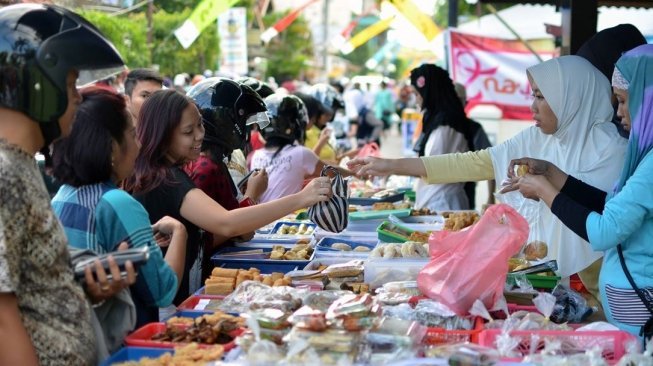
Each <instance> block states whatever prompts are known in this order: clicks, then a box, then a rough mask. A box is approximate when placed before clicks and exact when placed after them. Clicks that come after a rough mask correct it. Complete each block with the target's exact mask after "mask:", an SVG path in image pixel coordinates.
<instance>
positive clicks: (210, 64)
mask: <svg viewBox="0 0 653 366" xmlns="http://www.w3.org/2000/svg"><path fill="white" fill-rule="evenodd" d="M191 11H192V10H191V9H190V8H186V9H185V10H184V11H182V12H179V13H167V12H165V11H158V12H157V13H155V14H154V50H153V63H154V64H157V65H159V69H160V71H161V73H162V74H165V75H174V74H175V73H180V72H188V73H201V72H202V71H203V70H205V69H211V70H215V69H216V68H217V61H218V56H219V53H220V45H219V42H218V35H217V23H216V24H214V25H210V26H208V27H206V29H204V30H203V31H202V33H201V34H200V36H199V37H197V39H196V40H195V42H193V44H192V45H191V46H190V47H188V49H185V50H184V48H183V47H181V44H180V43H179V41H177V38H175V36H174V34H173V32H174V30H175V29H177V28H178V27H179V26H181V24H182V23H183V22H184V21H185V20H186V19H187V18H188V16H189V15H190V13H191ZM138 16H139V17H143V19H142V20H141V21H144V14H142V13H141V14H138ZM216 22H217V21H216Z"/></svg>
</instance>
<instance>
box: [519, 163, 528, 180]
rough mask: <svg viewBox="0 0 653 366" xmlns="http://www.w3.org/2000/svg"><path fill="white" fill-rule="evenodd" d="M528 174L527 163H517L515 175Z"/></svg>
mask: <svg viewBox="0 0 653 366" xmlns="http://www.w3.org/2000/svg"><path fill="white" fill-rule="evenodd" d="M526 174H528V165H517V176H518V177H523V176H525V175H526Z"/></svg>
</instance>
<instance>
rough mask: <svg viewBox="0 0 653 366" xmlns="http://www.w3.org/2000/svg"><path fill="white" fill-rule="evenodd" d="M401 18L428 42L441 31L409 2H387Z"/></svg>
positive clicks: (389, 0)
mask: <svg viewBox="0 0 653 366" xmlns="http://www.w3.org/2000/svg"><path fill="white" fill-rule="evenodd" d="M388 2H389V3H390V4H392V5H394V7H395V8H397V10H399V12H400V13H401V14H403V16H405V17H406V19H408V20H409V21H410V22H411V23H413V25H414V26H415V28H417V29H418V30H419V31H420V32H422V34H423V35H424V37H426V39H427V40H428V41H432V40H433V38H435V36H437V35H438V33H440V32H441V31H442V30H441V29H439V28H438V26H437V25H435V23H434V22H433V19H431V18H430V17H429V16H428V15H426V14H424V13H423V12H422V11H421V10H420V9H419V8H418V7H417V5H415V3H414V2H412V1H411V0H388Z"/></svg>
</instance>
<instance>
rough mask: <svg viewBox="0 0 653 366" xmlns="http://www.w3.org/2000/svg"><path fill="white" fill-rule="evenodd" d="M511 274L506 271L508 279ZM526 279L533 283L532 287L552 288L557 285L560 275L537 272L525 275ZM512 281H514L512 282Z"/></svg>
mask: <svg viewBox="0 0 653 366" xmlns="http://www.w3.org/2000/svg"><path fill="white" fill-rule="evenodd" d="M510 277H511V274H510V273H508V277H507V278H508V279H510ZM526 279H527V280H528V282H530V283H531V285H533V287H534V288H540V289H548V290H550V289H553V288H555V287H556V286H557V285H558V282H560V279H561V277H560V276H540V275H537V274H529V275H526ZM513 283H514V282H513Z"/></svg>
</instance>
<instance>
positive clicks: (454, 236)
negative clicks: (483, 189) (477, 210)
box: [417, 204, 528, 315]
mask: <svg viewBox="0 0 653 366" xmlns="http://www.w3.org/2000/svg"><path fill="white" fill-rule="evenodd" d="M527 238H528V223H527V222H526V220H525V219H524V218H523V217H522V216H521V215H520V214H519V213H518V212H517V211H515V210H514V209H513V208H512V207H510V206H508V205H505V204H499V205H493V206H491V207H490V208H489V209H488V210H487V211H485V214H484V215H483V216H482V217H481V220H480V221H479V222H477V223H476V224H474V225H473V226H471V227H469V228H468V229H467V230H463V231H458V232H451V231H437V232H434V233H433V234H431V237H430V238H429V251H430V254H431V261H430V262H429V264H427V265H426V266H425V267H424V269H422V271H421V272H420V273H419V275H418V276H417V285H418V287H419V289H420V290H421V291H422V293H423V294H424V295H426V296H428V297H429V298H431V299H434V300H436V301H439V302H441V303H443V304H445V305H447V306H448V307H449V308H451V310H453V311H454V312H456V313H457V314H459V315H466V314H467V313H468V311H469V309H470V308H471V307H472V304H473V303H474V301H475V300H476V299H480V300H481V301H483V303H484V304H485V306H486V307H487V308H488V309H491V308H492V307H493V306H494V303H495V302H496V301H497V299H499V297H500V296H501V295H502V294H503V287H504V284H505V282H506V275H507V273H508V259H509V258H510V257H512V256H513V255H514V254H515V253H517V252H518V251H519V250H520V249H521V247H522V245H523V244H524V242H525V241H526V239H527Z"/></svg>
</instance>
